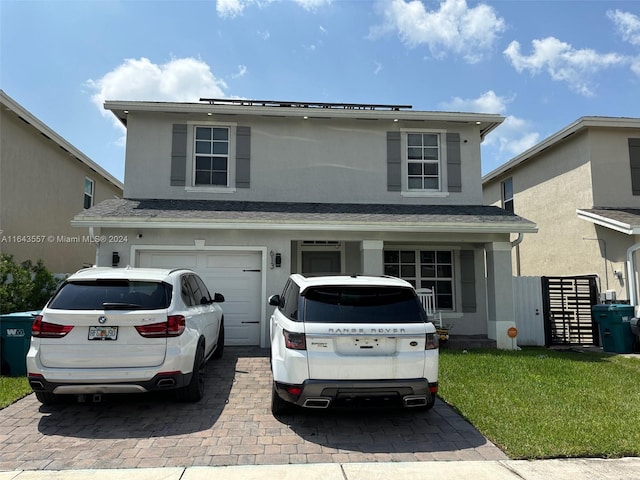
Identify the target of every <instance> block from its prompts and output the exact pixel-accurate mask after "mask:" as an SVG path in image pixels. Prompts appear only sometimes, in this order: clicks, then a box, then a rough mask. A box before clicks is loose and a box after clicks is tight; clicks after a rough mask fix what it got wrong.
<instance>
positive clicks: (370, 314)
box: [303, 286, 427, 323]
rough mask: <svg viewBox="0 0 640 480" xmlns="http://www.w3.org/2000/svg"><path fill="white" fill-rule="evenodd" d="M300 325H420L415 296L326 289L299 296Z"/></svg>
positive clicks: (390, 290) (392, 290) (404, 291)
mask: <svg viewBox="0 0 640 480" xmlns="http://www.w3.org/2000/svg"><path fill="white" fill-rule="evenodd" d="M303 296H304V298H305V302H304V321H305V322H322V323H424V322H426V321H427V318H426V315H425V313H424V310H423V309H422V305H421V304H420V302H419V300H418V297H417V296H416V294H415V292H414V291H413V290H411V289H409V288H397V287H347V286H330V287H317V288H312V289H309V290H307V291H305V292H304V293H303Z"/></svg>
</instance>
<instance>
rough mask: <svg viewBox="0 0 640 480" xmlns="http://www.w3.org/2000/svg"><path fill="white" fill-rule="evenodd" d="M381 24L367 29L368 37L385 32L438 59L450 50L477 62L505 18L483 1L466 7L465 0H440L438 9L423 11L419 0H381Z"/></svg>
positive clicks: (500, 30)
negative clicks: (391, 33)
mask: <svg viewBox="0 0 640 480" xmlns="http://www.w3.org/2000/svg"><path fill="white" fill-rule="evenodd" d="M378 9H379V10H380V12H381V14H382V16H383V17H384V23H383V24H382V25H378V26H374V27H372V28H371V29H370V35H369V36H370V38H376V37H378V36H381V35H383V34H386V33H389V32H397V34H398V36H399V37H400V39H401V40H402V42H403V43H405V44H406V45H407V46H409V47H418V46H421V45H425V46H427V47H428V48H429V51H430V52H431V55H432V56H434V57H436V58H442V57H444V56H445V55H446V54H447V53H449V52H451V53H454V54H457V55H462V57H463V58H464V59H465V61H467V62H468V63H477V62H479V61H481V60H482V59H483V58H484V56H485V55H486V53H487V52H489V51H491V49H492V48H493V46H494V44H495V43H496V41H497V39H498V37H499V35H500V34H501V33H502V32H503V31H504V29H505V21H504V19H503V18H501V17H499V16H498V15H497V13H496V11H495V10H494V9H493V8H492V7H490V6H489V5H485V4H482V3H480V4H478V5H477V6H475V7H473V8H470V7H469V6H468V5H467V2H466V0H444V1H442V2H441V3H440V7H439V9H438V10H427V8H426V7H425V5H424V4H423V3H422V2H421V1H419V0H382V1H380V2H379V4H378Z"/></svg>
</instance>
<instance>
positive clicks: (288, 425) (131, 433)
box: [0, 347, 507, 470]
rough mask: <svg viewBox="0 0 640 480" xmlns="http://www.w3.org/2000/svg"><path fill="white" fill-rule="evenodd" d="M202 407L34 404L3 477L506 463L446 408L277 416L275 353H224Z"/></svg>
mask: <svg viewBox="0 0 640 480" xmlns="http://www.w3.org/2000/svg"><path fill="white" fill-rule="evenodd" d="M206 375H207V377H206V378H207V387H206V394H205V398H204V399H203V400H202V401H200V402H199V403H196V404H183V403H176V402H174V401H173V400H172V398H171V397H170V396H167V395H156V394H154V395H127V396H112V397H108V398H105V399H103V401H102V402H101V403H97V404H94V403H84V404H81V403H75V402H74V403H67V404H63V405H60V406H55V407H45V406H42V405H40V403H39V402H38V401H37V400H36V399H35V397H34V395H29V396H28V397H26V398H24V399H22V400H20V401H19V402H17V403H15V404H13V405H11V406H9V407H7V408H5V409H4V410H0V470H18V469H21V470H39V469H51V470H64V469H71V468H73V469H78V468H127V467H162V466H167V467H169V466H184V467H189V466H195V465H244V464H282V463H298V464H300V463H302V464H304V463H318V462H341V463H344V462H384V461H429V460H501V459H506V458H507V457H506V456H505V455H504V453H502V452H501V451H500V450H499V449H498V448H497V447H496V446H495V445H493V444H492V443H491V442H489V441H488V440H487V439H486V438H484V437H483V436H482V435H481V434H480V433H479V432H478V431H477V430H476V429H475V428H474V427H473V426H471V425H470V424H469V423H468V422H466V421H465V420H463V419H462V418H461V417H460V416H459V415H457V414H456V413H455V412H454V411H453V410H452V409H451V408H449V407H448V406H447V405H445V404H444V403H442V402H440V401H439V400H438V401H437V403H436V406H435V408H434V409H433V410H431V411H429V412H421V411H415V410H394V411H373V412H371V411H369V412H362V411H351V412H334V411H330V410H323V411H312V412H306V411H305V412H297V413H295V414H293V415H285V416H282V417H280V418H275V417H274V416H273V415H272V414H271V410H270V398H271V374H270V370H269V359H268V351H267V350H263V349H259V348H247V347H227V348H226V349H225V352H224V357H223V358H222V359H221V360H218V361H211V362H209V364H208V366H207V372H206Z"/></svg>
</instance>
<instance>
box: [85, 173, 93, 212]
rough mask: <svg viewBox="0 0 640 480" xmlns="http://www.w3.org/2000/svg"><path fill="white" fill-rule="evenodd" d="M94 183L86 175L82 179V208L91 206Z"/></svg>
mask: <svg viewBox="0 0 640 480" xmlns="http://www.w3.org/2000/svg"><path fill="white" fill-rule="evenodd" d="M94 188H95V183H94V181H93V180H91V179H90V178H88V177H86V178H85V179H84V208H85V209H87V208H91V207H93V193H94Z"/></svg>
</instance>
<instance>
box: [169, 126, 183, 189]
mask: <svg viewBox="0 0 640 480" xmlns="http://www.w3.org/2000/svg"><path fill="white" fill-rule="evenodd" d="M186 171H187V125H183V124H176V125H174V126H173V132H172V140H171V180H170V182H171V183H170V184H171V185H172V186H184V184H185V176H186Z"/></svg>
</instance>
